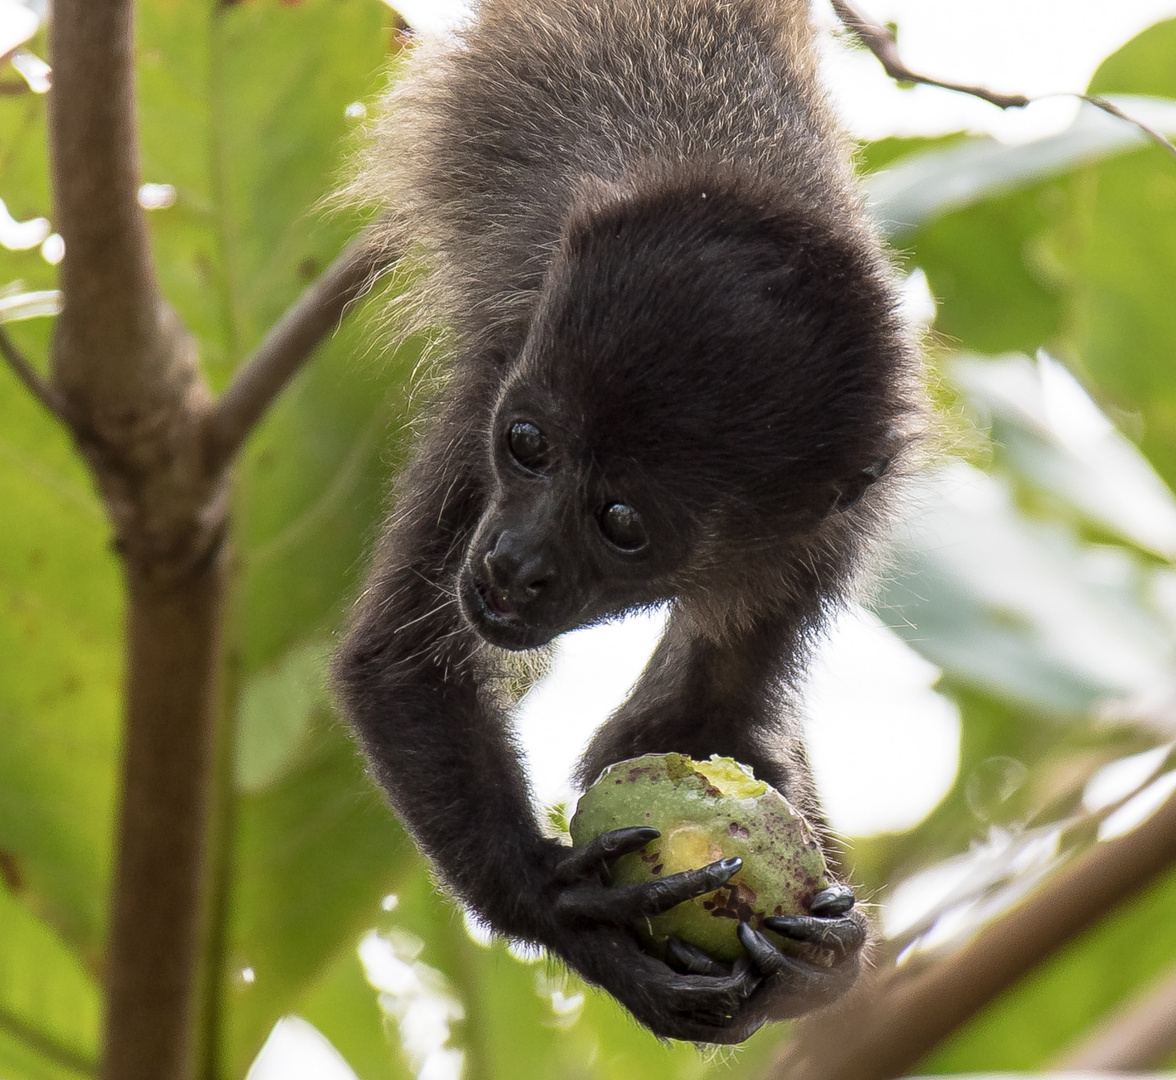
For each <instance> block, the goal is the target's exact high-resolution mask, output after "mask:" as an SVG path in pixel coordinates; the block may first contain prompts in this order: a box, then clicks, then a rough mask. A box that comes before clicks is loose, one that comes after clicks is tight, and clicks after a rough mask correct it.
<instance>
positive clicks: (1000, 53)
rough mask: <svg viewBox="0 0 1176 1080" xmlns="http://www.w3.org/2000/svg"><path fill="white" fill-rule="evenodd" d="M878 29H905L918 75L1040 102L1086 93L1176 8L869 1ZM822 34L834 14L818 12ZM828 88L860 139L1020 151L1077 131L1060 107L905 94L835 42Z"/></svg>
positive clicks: (1136, 0) (1157, 0) (995, 0)
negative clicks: (912, 138)
mask: <svg viewBox="0 0 1176 1080" xmlns="http://www.w3.org/2000/svg"><path fill="white" fill-rule="evenodd" d="M861 8H862V10H863V11H864V13H865V14H867V15H868V16H870V17H871V18H872V19H873V20H874V21H876V22H882V23H887V22H894V23H896V24H897V25H898V42H899V52H900V54H901V55H902V58H903V60H904V62H905V63H906V65H907V66H908V67H909V68H911V69H912V70H914V71H917V72H919V73H921V74H927V75H930V76H934V77H937V78H941V79H945V80H948V81H950V82H957V83H969V84H979V85H982V86H987V87H988V88H990V89H993V90H997V91H1002V92H1005V93H1018V94H1026V95H1028V96H1029V97H1038V96H1040V95H1043V94H1053V93H1058V92H1061V91H1079V92H1080V91H1083V90H1085V89H1086V85H1087V83H1089V81H1090V77H1091V76H1092V75H1093V74H1094V72H1095V69H1096V68H1097V67H1098V65H1099V63H1100V62H1101V61H1102V60H1103V59H1104V58H1105V57H1107V56H1108V55H1110V54H1111V53H1112V52H1114V51H1115V50H1116V49H1118V48H1119V47H1120V46H1121V45H1123V44H1125V43H1126V42H1127V41H1129V40H1130V39H1131V38H1133V37H1134V36H1135V35H1136V34H1138V33H1139V32H1140V31H1142V30H1144V29H1146V28H1147V27H1148V26H1150V25H1152V24H1153V23H1155V22H1159V21H1160V20H1161V19H1166V18H1170V17H1172V16H1173V15H1176V0H1121V2H1119V3H1115V4H1107V3H1105V2H1104V0H985V2H984V3H983V4H981V3H976V2H972V3H959V2H957V3H944V2H943V0H862V4H861ZM814 11H815V12H816V14H817V17H818V19H819V20H820V21H821V23H822V24H823V25H825V26H830V27H831V26H835V25H836V19H835V17H834V16H833V14H832V11H831V9H830V8H829V7H828V5H827V4H826V3H825V2H824V0H819V2H818V3H816V4H815V5H814ZM824 71H825V80H826V83H827V85H828V87H829V90H830V92H831V94H832V96H833V99H834V102H835V104H836V106H837V108H838V111H839V112H840V114H841V116H842V118H843V121H844V122H845V123H846V125H847V126H848V127H849V128H850V130H851V131H853V132H854V134H856V135H857V136H859V137H860V138H865V139H879V138H884V137H886V136H888V135H937V134H946V133H948V132H952V131H970V132H973V133H977V134H990V135H993V136H995V137H996V138H998V139H1000V140H1001V141H1003V142H1009V143H1021V142H1028V141H1030V140H1032V139H1037V138H1041V137H1042V136H1045V135H1051V134H1054V133H1056V132H1058V131H1061V130H1062V129H1063V128H1065V127H1067V126H1069V124H1070V123H1072V122H1073V120H1074V117H1075V116H1076V115H1077V113H1078V102H1077V101H1076V100H1074V99H1072V98H1053V99H1049V100H1046V101H1041V102H1037V103H1035V104H1033V105H1030V106H1029V107H1028V108H1027V109H1009V110H1007V111H1004V112H1002V111H1001V110H1000V109H998V108H996V107H995V106H993V105H989V104H987V103H986V102H983V101H980V100H979V99H977V98H971V97H967V96H966V95H963V94H954V93H951V92H950V91H947V90H939V89H936V88H934V87H928V86H917V87H914V88H913V89H909V90H902V89H899V88H898V87H897V86H896V85H895V84H894V83H893V82H892V81H891V80H890V79H889V78H888V77H887V76H886V74H885V73H884V72H883V71H882V68H881V66H880V65H879V64H878V62H877V61H876V60H875V59H874V57H873V56H872V55H870V54H869V53H868V52H866V51H865V50H864V49H851V48H848V47H846V46H845V45H844V44H842V43H840V42H830V44H829V47H828V48H827V49H826V56H825V64H824Z"/></svg>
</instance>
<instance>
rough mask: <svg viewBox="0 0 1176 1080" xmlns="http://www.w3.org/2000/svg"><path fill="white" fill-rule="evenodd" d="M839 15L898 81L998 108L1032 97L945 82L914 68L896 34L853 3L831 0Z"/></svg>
mask: <svg viewBox="0 0 1176 1080" xmlns="http://www.w3.org/2000/svg"><path fill="white" fill-rule="evenodd" d="M831 2H832V4H833V10H834V11H835V12H837V17H838V18H839V19H840V20H841V21H842V22H843V23H844V24H845V25H846V26H847V27H848V28H849V29H850V30H852V31H853V32H854V33H855V34H856V35H857V37H858V38H859V39H860V41H861V42H862V44H863V45H865V47H866V48H867V49H869V50H870V52H872V53H873V54H874V55H875V56H876V57H877V58H878V62H879V63H880V64H881V65H882V67H883V69H884V70H885V72H886V74H887V75H889V76H890V77H891V78H892V79H896V80H898V81H899V82H911V83H920V84H921V85H923V86H938V87H939V88H940V89H942V90H954V91H956V93H959V94H968V95H970V96H971V97H976V98H980V99H981V100H982V101H987V102H990V103H991V104H993V105H995V106H996V107H997V108H998V109H1023V108H1024V107H1025V106H1026V105H1028V104H1029V102H1030V99H1029V98H1027V97H1025V95H1024V94H998V93H997V92H996V91H994V90H988V89H986V88H985V87H983V86H966V85H964V84H962V83H952V82H943V81H942V80H940V79H933V78H931V77H930V76H928V75H920V74H919V73H918V72H915V71H911V69H910V68H909V67H907V66H906V64H904V63H903V61H902V57H900V56H899V55H898V45H897V43H896V42H895V40H894V35H893V34H892V33H891V32H890V31H889V30H888V29H886V27H884V26H879V25H878V24H877V23H874V22H871V21H870V20H869V19H868V18H866V17H865V16H864V15H863V14H862V13H861V12H859V11H858V10H857V9H856V8H854V7H853V5H851V4H849V3H847V2H846V0H831Z"/></svg>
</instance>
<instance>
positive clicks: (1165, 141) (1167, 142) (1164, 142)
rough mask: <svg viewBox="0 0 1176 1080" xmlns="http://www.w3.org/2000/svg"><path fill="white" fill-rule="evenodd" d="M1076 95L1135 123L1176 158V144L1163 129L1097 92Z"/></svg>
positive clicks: (1106, 111)
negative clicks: (1136, 116)
mask: <svg viewBox="0 0 1176 1080" xmlns="http://www.w3.org/2000/svg"><path fill="white" fill-rule="evenodd" d="M1073 96H1074V97H1076V98H1078V99H1079V100H1080V101H1085V102H1086V103H1087V104H1088V105H1093V106H1094V107H1095V108H1096V109H1102V111H1103V112H1105V113H1110V115H1111V116H1114V117H1117V118H1118V119H1120V120H1126V121H1127V123H1129V124H1134V125H1135V126H1136V127H1137V128H1139V130H1140V131H1142V132H1143V133H1144V134H1145V135H1146V136H1147V137H1148V138H1149V139H1151V140H1152V141H1153V142H1155V143H1158V144H1159V145H1160V146H1162V147H1163V148H1164V149H1165V150H1166V151H1167V152H1168V153H1169V154H1171V155H1172V157H1174V158H1176V144H1174V143H1173V142H1172V140H1171V139H1169V138H1168V137H1167V136H1166V135H1165V134H1164V133H1163V132H1162V131H1158V130H1157V129H1156V128H1154V127H1151V126H1150V125H1149V124H1145V123H1144V122H1143V121H1142V120H1137V119H1136V118H1135V117H1134V116H1129V115H1128V114H1127V113H1125V112H1124V111H1123V110H1122V109H1120V108H1119V106H1118V105H1115V104H1112V103H1111V102H1109V101H1107V99H1106V98H1104V97H1098V96H1097V95H1096V94H1074V95H1073Z"/></svg>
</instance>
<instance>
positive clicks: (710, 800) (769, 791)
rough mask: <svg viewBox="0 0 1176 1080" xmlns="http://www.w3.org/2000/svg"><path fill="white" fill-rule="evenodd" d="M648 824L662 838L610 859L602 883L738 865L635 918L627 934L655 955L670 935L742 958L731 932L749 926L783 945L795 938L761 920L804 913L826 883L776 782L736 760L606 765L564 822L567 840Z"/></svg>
mask: <svg viewBox="0 0 1176 1080" xmlns="http://www.w3.org/2000/svg"><path fill="white" fill-rule="evenodd" d="M631 825H650V826H652V827H653V828H655V829H657V830H658V831H659V832H660V833H661V836H660V837H658V839H656V840H652V841H650V843H648V844H646V845H645V847H643V848H641V849H640V850H639V851H635V852H632V853H631V854H629V855H624V856H622V857H621V858H620V859H618V860H617V861H616V862H615V863H613V864H612V867H611V870H610V881H611V883H613V884H627V883H636V882H643V881H650V880H652V879H655V878H658V877H666V876H668V875H670V874H676V873H678V872H680V871H682V870H694V869H697V868H699V867H701V866H705V865H707V864H708V863H712V862H717V861H718V860H720V859H728V858H732V857H734V856H739V857H740V858H741V859H742V860H743V866H742V867H741V869H740V870H739V871H738V872H737V873H736V874H735V876H734V877H732V878H731V879H730V880H729V881H728V882H727V884H725V885H724V886H722V888H720V889H718V890H717V891H715V892H713V893H708V894H706V895H704V896H700V897H696V898H695V899H693V900H688V901H686V902H685V903H682V904H678V905H677V906H676V907H674V908H672V909H670V910H669V911H667V912H665V913H663V914H661V915H655V916H652V917H650V918H646V919H643V920H641V922H640V923H639V924H638V925H636V926H634V928H633V929H634V930H635V931H636V933H637V936H638V937H639V938H640V940H641V941H642V943H643V944H644V945H645V947H646V948H647V949H649V951H650V952H652V953H653V954H654V955H656V956H662V957H664V955H665V950H666V942H667V940H668V939H669V938H670V937H677V938H679V939H681V940H682V941H686V942H689V943H690V944H692V945H696V946H697V947H698V948H700V949H702V950H703V951H704V952H706V953H708V954H709V955H710V956H712V957H714V958H715V959H716V960H723V961H728V962H730V961H734V960H736V959H738V958H739V957H740V956H742V955H743V954H744V949H743V946H742V945H741V944H740V942H739V938H738V936H737V934H736V927H737V926H738V925H739V923H740V922H747V923H750V924H751V925H752V926H753V927H755V928H756V929H757V930H759V931H760V932H761V933H764V934H765V935H766V936H767V937H768V938H769V939H770V940H771V941H772V942H773V943H774V944H776V945H778V946H779V947H780V948H781V949H782V950H783V951H785V952H790V953H795V952H796V948H797V946H796V943H795V942H793V941H790V940H789V939H787V938H784V937H782V936H781V935H779V934H776V933H774V932H772V931H771V930H768V929H767V928H766V927H765V926H764V919H765V917H767V916H769V915H801V914H807V913H808V909H809V906H810V905H811V904H812V900H813V897H814V896H815V895H816V893H818V892H819V891H820V890H822V889H825V888H827V887H828V885H829V880H828V877H827V868H826V865H825V858H824V855H823V854H822V852H821V846H820V843H819V842H818V840H817V838H816V836H815V835H814V834H813V831H812V829H811V828H809V826H808V824H807V822H805V820H804V819H803V818H802V817H801V816H800V814H799V813H797V811H796V810H794V809H793V808H792V806H791V805H790V804H789V802H788V801H787V800H786V799H785V798H784V796H783V795H781V794H780V793H779V792H778V791H777V790H776V789H775V788H773V787H771V786H769V785H768V784H766V783H765V782H764V781H762V780H757V779H756V778H755V776H754V774H753V773H752V771H751V769H749V768H748V767H747V766H745V765H740V764H739V763H738V762H737V761H735V760H733V759H732V758H728V757H719V756H718V755H712V757H711V758H710V760H709V761H695V760H694V759H693V758H690V757H687V756H686V755H684V754H646V755H644V756H643V757H639V758H632V759H630V760H628V761H620V762H617V763H616V764H615V765H611V766H609V767H608V768H607V769H605V770H604V772H603V773H601V775H600V777H599V779H597V781H596V783H594V784H593V785H592V786H591V787H590V788H589V789H588V790H587V791H586V792H585V793H584V794H583V796H581V798H580V801H579V804H578V805H577V807H576V813H575V816H574V817H573V818H572V821H571V834H572V843H573V844H574V845H576V846H583V845H584V844H587V843H589V842H590V841H592V840H593V839H595V838H596V837H597V836H599V835H600V834H601V833H605V832H608V831H610V830H612V829H620V828H625V827H627V826H631Z"/></svg>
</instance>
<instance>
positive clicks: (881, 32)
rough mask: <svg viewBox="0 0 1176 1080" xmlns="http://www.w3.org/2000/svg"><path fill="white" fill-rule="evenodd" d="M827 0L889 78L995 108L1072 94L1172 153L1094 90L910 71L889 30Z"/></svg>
mask: <svg viewBox="0 0 1176 1080" xmlns="http://www.w3.org/2000/svg"><path fill="white" fill-rule="evenodd" d="M830 2H831V3H832V5H833V10H834V11H835V12H836V13H837V17H838V18H839V19H840V20H841V21H842V22H843V23H844V24H845V25H846V26H847V27H848V28H849V29H850V30H852V31H853V33H854V34H855V35H856V36H857V37H858V39H859V40H860V41H861V43H862V44H863V45H865V47H866V48H867V49H869V50H870V52H872V53H873V54H874V56H875V57H876V58H877V60H878V62H879V63H880V64H881V65H882V68H883V70H884V71H885V72H886V74H887V75H889V76H890V77H891V78H892V79H896V80H897V81H899V82H908V83H918V84H919V85H921V86H938V87H939V88H940V89H941V90H954V91H955V92H956V93H957V94H967V95H969V96H970V97H974V98H979V99H980V100H981V101H987V102H989V103H990V104H992V105H995V106H996V107H997V108H998V109H1023V108H1024V107H1025V106H1026V105H1032V104H1033V103H1034V102H1035V101H1043V100H1045V99H1046V98H1051V97H1074V98H1077V99H1078V100H1079V101H1085V102H1086V103H1087V104H1089V105H1093V106H1094V107H1095V108H1096V109H1102V111H1103V112H1105V113H1109V114H1110V115H1111V116H1114V117H1116V118H1117V119H1119V120H1123V121H1126V122H1127V123H1128V124H1131V125H1132V126H1134V127H1136V128H1138V129H1139V130H1140V131H1142V132H1143V134H1144V135H1146V136H1147V137H1148V138H1149V139H1151V140H1152V141H1153V142H1156V143H1158V144H1159V145H1160V146H1162V147H1163V148H1164V149H1165V150H1166V151H1167V152H1168V153H1169V154H1171V155H1172V156H1173V157H1176V144H1173V142H1172V140H1171V139H1169V138H1168V137H1167V136H1166V135H1164V134H1163V132H1160V131H1157V130H1156V129H1155V128H1153V127H1151V126H1150V125H1148V124H1145V123H1144V122H1143V121H1142V120H1137V119H1136V118H1135V117H1134V116H1131V115H1129V114H1128V113H1125V112H1124V111H1123V110H1122V109H1120V108H1119V107H1118V106H1117V105H1114V104H1112V103H1111V102H1109V101H1108V100H1107V99H1106V98H1104V97H1098V96H1097V95H1095V94H1079V93H1076V92H1073V91H1063V92H1062V93H1060V94H1042V95H1041V96H1040V97H1033V98H1031V97H1026V96H1025V95H1024V94H998V93H997V92H996V91H995V90H989V89H987V88H986V87H983V86H967V85H964V84H963V83H952V82H944V81H943V80H941V79H933V78H931V77H930V76H929V75H920V74H919V73H918V72H917V71H912V70H911V69H910V68H909V67H907V66H906V64H905V63H903V60H902V57H900V56H899V55H898V43H897V41H896V40H895V37H894V34H893V33H891V31H890V30H888V29H887V28H886V27H885V26H879V25H878V24H877V23H875V22H871V21H870V20H869V19H868V18H866V16H865V15H863V14H862V13H861V12H860V11H858V10H857V8H855V7H854V6H853V5H852V4H850V3H847V2H846V0H830Z"/></svg>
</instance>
